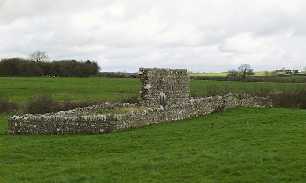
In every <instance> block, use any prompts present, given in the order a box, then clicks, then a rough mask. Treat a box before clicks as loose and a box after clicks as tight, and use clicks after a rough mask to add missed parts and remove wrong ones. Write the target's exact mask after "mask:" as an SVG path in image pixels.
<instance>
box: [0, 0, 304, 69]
mask: <svg viewBox="0 0 306 183" xmlns="http://www.w3.org/2000/svg"><path fill="white" fill-rule="evenodd" d="M35 50H41V51H46V52H47V53H48V54H49V56H50V57H51V58H52V59H69V58H73V59H93V60H96V61H97V62H98V63H99V65H100V67H101V68H102V70H104V71H129V72H133V71H137V68H138V67H167V68H169V67H170V68H188V69H189V70H191V71H194V72H198V71H202V72H212V71H226V70H229V69H232V68H236V67H237V66H239V65H240V64H243V63H249V64H251V65H252V66H253V67H254V68H255V69H256V70H266V69H276V68H280V67H288V68H297V69H300V68H303V66H306V1H305V0H0V57H1V58H4V57H15V56H20V57H27V56H28V55H29V54H30V53H31V52H33V51H35Z"/></svg>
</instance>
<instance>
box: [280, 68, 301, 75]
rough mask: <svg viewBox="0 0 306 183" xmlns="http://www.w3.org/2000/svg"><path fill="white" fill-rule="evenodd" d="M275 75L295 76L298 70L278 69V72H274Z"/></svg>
mask: <svg viewBox="0 0 306 183" xmlns="http://www.w3.org/2000/svg"><path fill="white" fill-rule="evenodd" d="M275 73H276V74H277V75H295V74H298V73H299V70H295V69H293V70H291V69H280V70H275Z"/></svg>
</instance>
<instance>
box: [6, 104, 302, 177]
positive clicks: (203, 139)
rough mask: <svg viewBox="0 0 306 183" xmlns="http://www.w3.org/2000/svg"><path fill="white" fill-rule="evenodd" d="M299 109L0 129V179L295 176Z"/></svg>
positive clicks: (299, 159) (299, 145)
mask: <svg viewBox="0 0 306 183" xmlns="http://www.w3.org/2000/svg"><path fill="white" fill-rule="evenodd" d="M305 119H306V111H305V110H297V109H276V108H271V109H246V108H241V109H233V110H227V111H226V112H224V113H220V114H212V115H209V116H208V117H202V118H198V119H191V120H184V121H179V122H175V123H165V124H160V125H153V126H149V127H146V128H141V129H135V130H130V131H125V132H118V133H111V134H104V135H65V136H7V135H5V131H3V129H5V127H3V125H4V123H5V122H4V121H2V123H1V128H0V129H1V132H0V133H1V135H0V148H1V151H0V182H2V183H7V182H14V183H16V182H25V183H26V182H29V183H30V182H31V183H35V182H37V183H41V182H50V183H51V182H58V183H64V182H76V183H77V182H92V183H93V182H97V183H98V182H99V183H100V182H133V183H134V182H232V183H237V182H271V183H272V182H275V183H278V182H296V183H298V182H300V183H304V182H305V180H306V173H305V172H306V164H305V162H306V156H305V152H306V143H305V139H306V123H305Z"/></svg>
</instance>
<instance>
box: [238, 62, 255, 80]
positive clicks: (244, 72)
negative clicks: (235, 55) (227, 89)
mask: <svg viewBox="0 0 306 183" xmlns="http://www.w3.org/2000/svg"><path fill="white" fill-rule="evenodd" d="M238 71H239V75H240V77H241V78H242V79H246V78H247V76H250V75H254V70H253V69H252V67H251V65H250V64H242V65H240V66H239V67H238Z"/></svg>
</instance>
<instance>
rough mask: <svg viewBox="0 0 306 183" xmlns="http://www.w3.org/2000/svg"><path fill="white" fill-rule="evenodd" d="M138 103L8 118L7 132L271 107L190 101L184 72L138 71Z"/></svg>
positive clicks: (238, 99) (262, 102)
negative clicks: (240, 108) (140, 84)
mask: <svg viewBox="0 0 306 183" xmlns="http://www.w3.org/2000/svg"><path fill="white" fill-rule="evenodd" d="M139 77H140V80H141V81H142V88H141V91H140V97H141V99H140V102H139V103H137V104H129V103H108V102H105V103H103V104H100V105H94V106H90V107H85V108H76V109H73V110H69V111H61V112H57V113H47V114H24V115H15V116H11V117H9V119H8V122H9V123H8V124H9V125H8V133H9V134H12V135H18V134H79V133H85V134H97V133H107V132H112V131H120V130H125V129H129V128H138V127H142V126H147V125H151V124H156V123H162V122H169V121H176V120H182V119H187V118H191V117H198V116H204V115H207V114H210V113H213V112H220V111H223V110H224V109H226V108H234V107H240V106H242V107H270V106H272V104H271V100H269V99H267V98H263V97H252V96H249V95H246V94H244V95H237V94H228V95H225V96H211V97H203V98H191V97H190V88H189V77H188V73H187V70H185V69H176V70H172V69H157V68H153V69H149V68H140V69H139Z"/></svg>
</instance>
